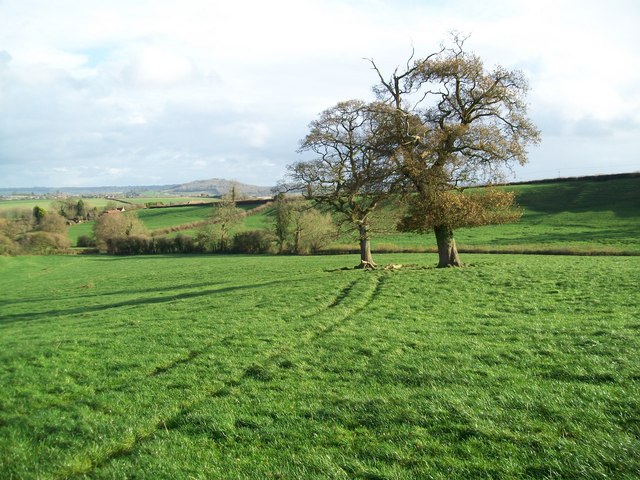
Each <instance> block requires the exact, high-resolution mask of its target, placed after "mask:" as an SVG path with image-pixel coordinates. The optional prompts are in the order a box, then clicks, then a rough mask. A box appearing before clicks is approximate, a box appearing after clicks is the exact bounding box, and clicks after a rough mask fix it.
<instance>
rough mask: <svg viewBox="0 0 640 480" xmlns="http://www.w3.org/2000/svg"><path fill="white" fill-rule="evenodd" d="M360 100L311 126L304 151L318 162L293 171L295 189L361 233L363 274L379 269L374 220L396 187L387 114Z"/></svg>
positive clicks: (341, 105) (342, 105)
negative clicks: (373, 248) (365, 270)
mask: <svg viewBox="0 0 640 480" xmlns="http://www.w3.org/2000/svg"><path fill="white" fill-rule="evenodd" d="M383 107H384V106H383V105H376V104H367V103H365V102H362V101H360V100H349V101H346V102H340V103H338V104H337V105H335V106H334V107H332V108H329V109H328V110H325V111H324V112H323V113H322V114H320V116H319V118H318V119H317V120H314V121H313V122H312V123H311V124H310V130H309V133H308V134H307V136H306V137H305V138H304V140H303V141H302V146H301V149H300V150H301V151H303V152H312V153H313V154H314V158H313V159H311V160H308V161H299V162H297V163H295V164H293V165H291V166H289V177H290V179H291V180H292V184H293V185H294V186H295V187H296V188H298V189H300V190H301V191H303V192H304V195H305V196H306V197H307V198H309V199H313V200H314V201H315V202H317V203H318V204H320V205H324V206H327V207H329V208H330V209H331V210H332V211H333V212H334V213H336V214H337V215H338V216H339V217H341V219H342V220H343V221H346V222H347V223H348V224H350V225H352V226H353V227H354V228H355V229H357V231H358V238H359V241H360V264H359V266H358V267H360V268H374V267H375V266H376V265H375V263H374V261H373V256H372V254H371V226H372V214H373V212H374V211H375V209H376V208H377V207H378V206H379V205H380V202H382V201H383V200H384V199H386V198H387V197H388V196H389V195H390V194H391V193H392V192H393V186H394V183H395V182H396V174H395V169H394V164H393V163H392V161H391V153H392V150H390V146H391V143H390V142H389V141H388V139H387V135H388V134H389V132H390V131H391V129H390V128H389V126H388V125H386V122H388V120H389V118H390V117H389V115H387V114H385V112H386V110H388V108H383Z"/></svg>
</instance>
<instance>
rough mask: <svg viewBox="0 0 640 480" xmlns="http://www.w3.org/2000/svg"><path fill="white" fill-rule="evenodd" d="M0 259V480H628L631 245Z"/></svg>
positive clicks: (633, 332) (638, 343)
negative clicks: (359, 266)
mask: <svg viewBox="0 0 640 480" xmlns="http://www.w3.org/2000/svg"><path fill="white" fill-rule="evenodd" d="M463 259H464V260H466V261H467V262H468V264H469V266H468V267H467V268H463V269H441V270H438V269H434V268H431V265H433V264H435V263H436V258H435V255H424V254H422V255H419V254H412V255H398V254H396V255H378V256H377V260H378V261H379V262H380V263H383V264H385V263H401V264H408V265H409V266H407V267H406V268H403V269H400V270H398V271H374V272H366V271H354V270H341V268H342V267H345V266H353V265H355V264H356V263H357V258H356V257H352V256H322V257H270V256H255V257H244V256H224V255H219V256H173V257H164V256H157V257H123V258H113V257H104V256H87V257H61V256H54V257H15V258H6V257H0V291H1V292H2V296H1V297H0V385H2V388H1V389H0V477H1V478H7V479H13V478H150V479H156V478H171V479H182V478H184V479H188V478H216V479H253V478H284V479H305V478H307V479H311V478H318V479H325V478H334V479H350V478H368V479H372V478H378V479H387V478H388V479H405V478H440V479H451V478H461V479H462V478H464V479H468V478H518V477H520V478H522V477H530V478H638V476H640V455H638V452H639V451H640V420H639V419H640V364H639V363H638V358H640V318H639V317H638V312H639V311H640V296H639V295H638V285H640V258H637V257H565V256H553V257H542V256H513V255H500V256H488V255H465V256H464V257H463Z"/></svg>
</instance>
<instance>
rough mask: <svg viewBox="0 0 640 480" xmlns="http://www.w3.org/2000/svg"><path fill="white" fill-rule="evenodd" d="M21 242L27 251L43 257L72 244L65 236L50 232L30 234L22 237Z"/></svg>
mask: <svg viewBox="0 0 640 480" xmlns="http://www.w3.org/2000/svg"><path fill="white" fill-rule="evenodd" d="M19 242H20V245H21V246H22V248H23V249H24V250H25V251H27V252H30V253H35V254H41V255H46V254H48V253H53V252H56V251H60V250H64V249H67V248H69V247H70V246H71V242H70V241H69V239H68V238H67V237H66V236H65V235H62V234H60V233H50V232H29V233H26V234H24V235H23V236H22V237H20V239H19Z"/></svg>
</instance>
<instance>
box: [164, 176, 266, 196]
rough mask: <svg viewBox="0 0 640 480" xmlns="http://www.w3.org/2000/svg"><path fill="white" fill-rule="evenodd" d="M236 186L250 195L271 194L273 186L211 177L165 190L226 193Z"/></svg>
mask: <svg viewBox="0 0 640 480" xmlns="http://www.w3.org/2000/svg"><path fill="white" fill-rule="evenodd" d="M233 186H235V187H236V189H237V191H238V193H239V194H240V195H243V196H249V197H263V196H269V195H271V188H272V187H260V186H256V185H249V184H246V183H240V182H235V181H233V180H225V179H222V178H211V179H209V180H197V181H195V182H189V183H183V184H182V185H177V186H174V187H171V188H168V189H165V190H163V191H164V192H167V193H180V194H182V193H187V192H188V193H208V194H210V195H225V194H227V193H229V192H230V191H231V188H232V187H233Z"/></svg>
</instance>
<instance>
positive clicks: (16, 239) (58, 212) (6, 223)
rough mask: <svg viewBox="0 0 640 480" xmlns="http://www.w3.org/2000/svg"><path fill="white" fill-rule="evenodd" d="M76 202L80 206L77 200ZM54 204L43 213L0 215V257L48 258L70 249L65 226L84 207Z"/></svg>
mask: <svg viewBox="0 0 640 480" xmlns="http://www.w3.org/2000/svg"><path fill="white" fill-rule="evenodd" d="M80 202H82V201H81V200H80ZM78 203H79V202H74V205H73V206H72V205H71V204H70V202H61V201H60V202H55V203H54V204H53V205H52V208H50V209H49V210H45V209H44V208H42V207H40V206H35V207H34V208H33V209H31V210H30V209H14V210H7V211H4V212H1V213H0V255H20V254H29V253H33V254H48V253H55V252H59V251H63V250H65V249H67V248H69V247H70V246H71V242H70V241H69V239H68V238H67V223H68V222H69V221H70V218H69V217H68V216H67V215H69V216H73V217H72V218H76V217H77V216H78V215H79V214H80V213H79V212H81V213H82V214H83V215H85V214H87V213H88V212H87V211H86V210H85V207H84V203H81V204H80V205H78Z"/></svg>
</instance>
